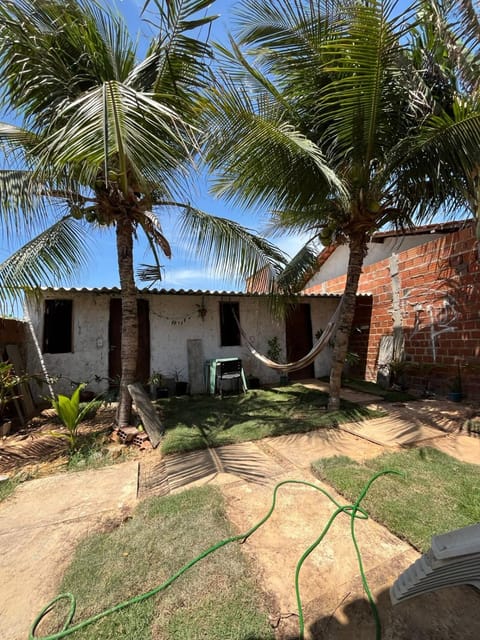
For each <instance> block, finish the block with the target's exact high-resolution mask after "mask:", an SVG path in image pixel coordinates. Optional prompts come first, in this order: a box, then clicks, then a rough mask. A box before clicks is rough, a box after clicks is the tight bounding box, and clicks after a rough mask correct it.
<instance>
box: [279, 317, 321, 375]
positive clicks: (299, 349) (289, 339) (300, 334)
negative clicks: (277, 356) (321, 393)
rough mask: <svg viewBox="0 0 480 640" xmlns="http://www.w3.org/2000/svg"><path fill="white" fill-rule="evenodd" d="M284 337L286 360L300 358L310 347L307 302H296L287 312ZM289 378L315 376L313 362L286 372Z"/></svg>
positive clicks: (310, 333) (310, 337) (309, 320)
mask: <svg viewBox="0 0 480 640" xmlns="http://www.w3.org/2000/svg"><path fill="white" fill-rule="evenodd" d="M285 338H286V343H287V362H295V361H296V360H300V358H303V356H305V355H307V353H308V352H309V351H310V349H311V348H312V344H313V342H312V316H311V313H310V305H309V304H297V305H296V307H295V309H294V310H293V311H292V312H291V313H289V315H288V317H287V320H286V325H285ZM288 377H289V379H290V380H302V379H304V378H313V377H315V369H314V366H313V362H312V363H311V364H309V365H307V366H306V367H303V369H299V370H298V371H291V372H290V373H289V374H288Z"/></svg>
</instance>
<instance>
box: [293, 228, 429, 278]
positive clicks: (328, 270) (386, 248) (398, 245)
mask: <svg viewBox="0 0 480 640" xmlns="http://www.w3.org/2000/svg"><path fill="white" fill-rule="evenodd" d="M437 238H438V234H432V233H429V234H425V235H412V236H397V237H392V238H385V240H384V242H381V243H379V242H370V243H369V244H368V253H367V255H366V256H365V260H364V261H363V266H364V267H366V266H368V265H370V264H375V263H376V262H380V261H381V260H385V258H389V257H390V256H391V255H392V254H394V253H400V252H401V251H407V250H408V249H412V248H413V247H417V246H419V245H421V244H425V243H426V242H431V241H433V240H436V239H437ZM349 256H350V249H349V248H348V246H346V245H340V246H339V247H337V248H336V249H335V251H334V253H332V255H331V256H330V257H329V258H327V260H325V262H324V264H323V265H322V266H321V268H320V270H319V271H318V272H317V273H316V274H315V275H314V276H313V278H311V279H310V280H309V281H308V282H307V284H306V285H305V289H308V287H313V286H315V285H319V284H322V282H327V281H328V280H331V279H332V278H338V277H339V276H342V275H344V274H345V273H346V272H347V266H348V258H349Z"/></svg>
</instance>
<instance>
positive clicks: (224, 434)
mask: <svg viewBox="0 0 480 640" xmlns="http://www.w3.org/2000/svg"><path fill="white" fill-rule="evenodd" d="M327 401H328V395H327V394H326V393H323V392H321V391H317V390H313V389H307V388H306V387H304V386H302V385H300V384H297V385H291V386H288V387H280V388H278V389H271V390H268V391H266V390H252V391H249V392H248V394H239V395H229V396H224V397H223V399H222V398H220V397H219V396H181V397H177V398H170V399H167V400H163V401H161V406H162V410H163V412H164V423H165V426H166V430H167V431H166V435H165V438H164V439H163V443H162V451H163V452H164V453H173V452H178V451H192V450H194V449H204V448H205V447H207V446H211V447H216V446H220V445H224V444H233V443H236V442H244V441H246V440H258V439H260V438H265V437H266V436H279V435H283V434H287V433H299V432H306V431H312V430H314V429H319V428H321V427H331V426H334V425H337V424H341V423H344V422H351V421H353V420H362V419H369V418H373V417H378V416H382V415H385V414H384V413H382V412H379V411H372V410H371V409H367V408H366V407H362V406H360V405H357V404H354V403H352V402H347V401H342V403H341V407H340V410H339V411H331V412H327V411H326V407H327Z"/></svg>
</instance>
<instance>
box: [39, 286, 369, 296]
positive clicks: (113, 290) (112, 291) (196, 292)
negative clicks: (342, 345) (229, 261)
mask: <svg viewBox="0 0 480 640" xmlns="http://www.w3.org/2000/svg"><path fill="white" fill-rule="evenodd" d="M40 291H43V292H45V293H61V294H68V293H104V294H109V295H117V294H118V295H120V293H121V291H120V288H119V287H40ZM137 293H139V294H142V295H147V294H148V295H177V296H185V295H188V296H241V297H244V298H262V297H265V296H267V295H268V294H266V293H247V292H246V291H224V290H204V289H149V288H148V287H145V288H143V289H137ZM360 295H363V296H368V295H369V294H360ZM298 296H299V297H301V298H339V297H340V294H338V293H299V294H298Z"/></svg>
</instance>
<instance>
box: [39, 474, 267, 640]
mask: <svg viewBox="0 0 480 640" xmlns="http://www.w3.org/2000/svg"><path fill="white" fill-rule="evenodd" d="M230 535H232V531H231V528H230V525H229V522H228V520H227V518H226V515H225V509H224V504H223V499H222V497H221V494H220V493H219V492H218V491H217V490H216V489H214V488H209V487H206V488H200V489H192V490H190V491H186V492H184V493H181V494H177V495H174V496H169V497H166V498H152V499H149V500H146V501H145V502H143V503H141V504H140V505H139V507H138V509H137V510H136V512H135V514H134V516H133V518H132V519H131V520H129V521H127V522H126V523H124V524H122V525H121V526H120V527H118V528H116V529H114V530H113V531H111V532H110V533H102V534H97V535H93V536H91V537H89V538H88V539H86V540H85V541H84V542H83V543H82V544H81V545H80V547H79V548H78V550H77V552H76V554H75V558H74V560H73V562H72V564H71V566H70V568H69V569H68V571H67V573H66V575H65V577H64V580H63V584H62V586H61V588H60V592H66V591H70V592H72V593H74V594H75V596H76V597H77V613H76V615H75V620H77V621H80V620H83V619H85V618H87V617H89V616H91V615H93V614H95V613H98V612H100V611H103V610H104V609H106V608H108V607H111V606H113V605H115V604H118V603H120V602H123V601H124V600H127V599H129V598H130V597H132V596H134V595H137V594H141V593H144V592H146V591H149V590H151V589H152V588H154V587H155V586H157V585H159V584H160V583H162V582H163V581H165V580H166V579H167V578H168V577H169V576H171V575H172V574H173V573H175V572H176V571H177V570H178V569H179V568H181V567H182V566H183V565H184V564H186V563H187V562H189V561H190V560H192V559H193V558H194V557H195V556H196V555H198V554H199V553H200V552H202V551H204V550H205V549H207V548H208V547H210V546H212V545H213V544H215V543H216V542H218V541H220V540H222V539H224V538H227V537H229V536H230ZM262 603H263V600H262V595H261V594H260V593H259V591H258V590H257V588H256V586H255V584H254V582H253V580H252V578H251V577H250V572H249V567H248V565H247V561H246V559H245V557H244V556H243V553H242V551H241V549H240V546H239V544H238V543H232V544H230V545H228V546H226V547H224V548H223V549H220V550H219V551H217V552H215V553H213V554H212V555H210V556H209V557H208V558H205V559H204V560H202V561H200V562H199V563H198V564H197V565H196V566H195V567H193V568H192V569H190V570H189V571H188V572H187V573H186V574H184V575H183V576H181V577H180V578H179V579H178V580H177V581H176V582H175V583H174V584H173V585H172V586H170V587H169V588H168V589H167V590H166V591H164V592H162V593H160V594H158V595H156V596H154V597H152V598H150V599H148V600H146V601H145V602H142V603H138V604H135V605H132V606H131V607H128V608H126V609H124V610H123V611H121V612H119V613H116V614H113V615H111V616H108V617H107V618H105V619H103V620H101V621H99V622H97V623H94V624H92V625H91V626H89V627H87V628H85V629H84V630H82V631H80V632H78V633H76V634H75V638H76V640H77V639H78V640H87V639H88V640H109V639H111V640H113V639H115V640H122V639H123V638H124V639H125V640H133V639H137V638H138V639H139V640H144V639H145V640H147V639H148V638H155V640H187V639H188V640H190V639H192V638H199V639H200V638H205V639H208V640H248V639H249V638H252V639H256V640H273V638H274V634H273V632H272V631H271V629H270V627H269V624H268V620H267V615H266V613H265V611H264V610H262ZM50 632H51V631H50Z"/></svg>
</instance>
